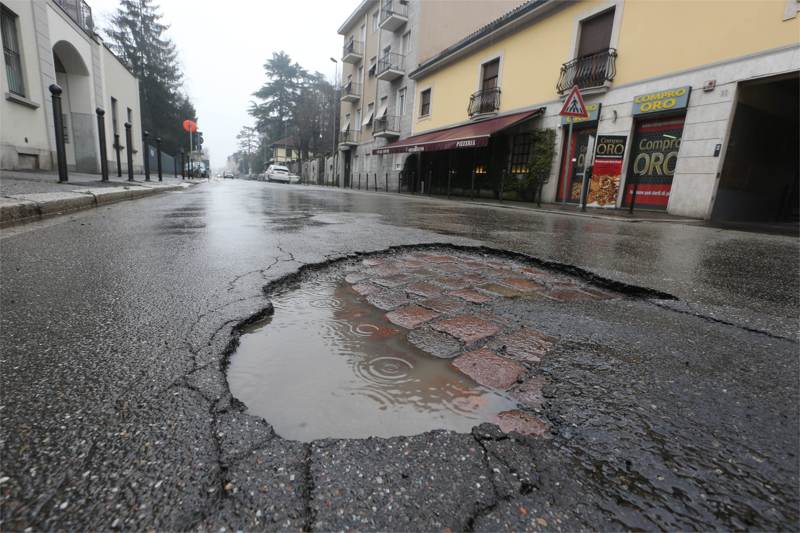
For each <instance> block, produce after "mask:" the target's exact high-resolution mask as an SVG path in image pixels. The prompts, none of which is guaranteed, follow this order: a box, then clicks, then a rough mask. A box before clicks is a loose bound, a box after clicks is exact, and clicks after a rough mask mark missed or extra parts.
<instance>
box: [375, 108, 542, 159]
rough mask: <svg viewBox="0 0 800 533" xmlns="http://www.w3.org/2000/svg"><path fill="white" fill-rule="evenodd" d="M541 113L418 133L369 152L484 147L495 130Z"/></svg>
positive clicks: (507, 116)
mask: <svg viewBox="0 0 800 533" xmlns="http://www.w3.org/2000/svg"><path fill="white" fill-rule="evenodd" d="M542 113H544V108H543V107H541V108H539V109H537V110H535V111H525V112H523V113H514V114H513V115H506V116H504V117H497V118H492V119H489V120H483V121H481V122H475V123H472V124H464V125H463V126H456V127H453V128H446V129H443V130H436V131H429V132H426V133H420V134H419V135H413V136H411V137H407V138H405V139H400V140H399V141H395V142H393V143H391V144H387V145H386V146H384V147H382V148H376V149H375V150H373V151H372V153H373V154H397V153H405V152H435V151H438V150H461V149H464V148H477V147H479V146H486V145H487V144H489V137H491V136H492V135H493V134H495V133H497V132H498V131H500V130H504V129H506V128H510V127H511V126H514V125H516V124H519V123H520V122H523V121H525V120H528V119H530V118H533V117H535V116H538V115H540V114H542Z"/></svg>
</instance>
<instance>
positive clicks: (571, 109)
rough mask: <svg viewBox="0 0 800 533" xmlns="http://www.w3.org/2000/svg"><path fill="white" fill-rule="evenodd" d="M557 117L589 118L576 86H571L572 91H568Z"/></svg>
mask: <svg viewBox="0 0 800 533" xmlns="http://www.w3.org/2000/svg"><path fill="white" fill-rule="evenodd" d="M559 115H563V116H565V117H579V118H589V113H588V112H587V111H586V104H584V103H583V97H582V96H581V90H580V89H579V88H578V86H577V85H573V86H572V89H570V91H569V94H568V95H567V99H566V100H564V107H562V108H561V112H560V113H559Z"/></svg>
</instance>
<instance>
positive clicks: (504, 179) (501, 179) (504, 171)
mask: <svg viewBox="0 0 800 533" xmlns="http://www.w3.org/2000/svg"><path fill="white" fill-rule="evenodd" d="M505 181H506V169H503V171H502V172H500V198H498V200H500V201H501V202H502V201H503V185H504V184H505Z"/></svg>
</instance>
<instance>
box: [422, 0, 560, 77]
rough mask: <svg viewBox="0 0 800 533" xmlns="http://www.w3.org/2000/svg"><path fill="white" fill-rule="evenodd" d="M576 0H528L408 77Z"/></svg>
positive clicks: (426, 62) (428, 61)
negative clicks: (488, 38) (497, 34)
mask: <svg viewBox="0 0 800 533" xmlns="http://www.w3.org/2000/svg"><path fill="white" fill-rule="evenodd" d="M573 2H574V0H560V1H555V0H528V1H527V2H525V3H524V4H522V5H520V6H517V7H515V8H514V9H512V10H511V11H509V12H508V13H506V14H504V15H502V16H500V17H498V18H496V19H494V20H493V21H491V22H490V23H488V24H486V25H485V26H481V27H480V28H478V29H477V30H475V31H474V32H472V33H470V34H469V35H467V36H466V37H464V38H463V39H461V40H460V41H458V42H456V43H454V44H452V45H450V46H448V47H447V48H445V49H444V50H442V51H441V52H439V53H438V54H436V55H435V56H433V57H431V58H430V59H427V60H425V61H423V62H422V63H421V64H420V65H419V66H418V67H417V68H416V69H415V70H414V71H413V72H411V73H410V74H409V75H408V77H409V78H412V79H416V78H418V77H420V76H422V75H423V74H427V73H429V72H432V71H434V70H437V69H438V68H439V67H442V66H444V65H445V64H446V63H448V62H449V60H451V59H455V58H456V57H458V56H460V55H461V53H463V52H466V51H467V50H470V49H472V48H476V47H479V46H480V43H481V41H482V40H483V39H485V38H487V37H489V36H495V35H493V34H496V33H498V32H503V33H505V32H506V31H513V30H515V29H516V28H517V27H518V26H520V25H522V24H524V23H526V22H528V20H529V19H532V18H535V17H536V16H537V15H538V14H539V13H540V12H542V11H545V9H544V8H548V9H546V11H547V12H549V11H550V8H553V9H557V8H561V7H564V6H566V5H569V4H570V3H573Z"/></svg>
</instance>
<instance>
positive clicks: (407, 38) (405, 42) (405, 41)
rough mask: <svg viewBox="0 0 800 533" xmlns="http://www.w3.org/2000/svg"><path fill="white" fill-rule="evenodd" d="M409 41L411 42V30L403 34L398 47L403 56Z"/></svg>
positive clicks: (406, 53)
mask: <svg viewBox="0 0 800 533" xmlns="http://www.w3.org/2000/svg"><path fill="white" fill-rule="evenodd" d="M410 42H411V32H410V31H407V32H405V33H404V34H403V42H402V45H401V48H400V51H401V53H402V54H403V55H404V56H407V55H408V45H409V43H410Z"/></svg>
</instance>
